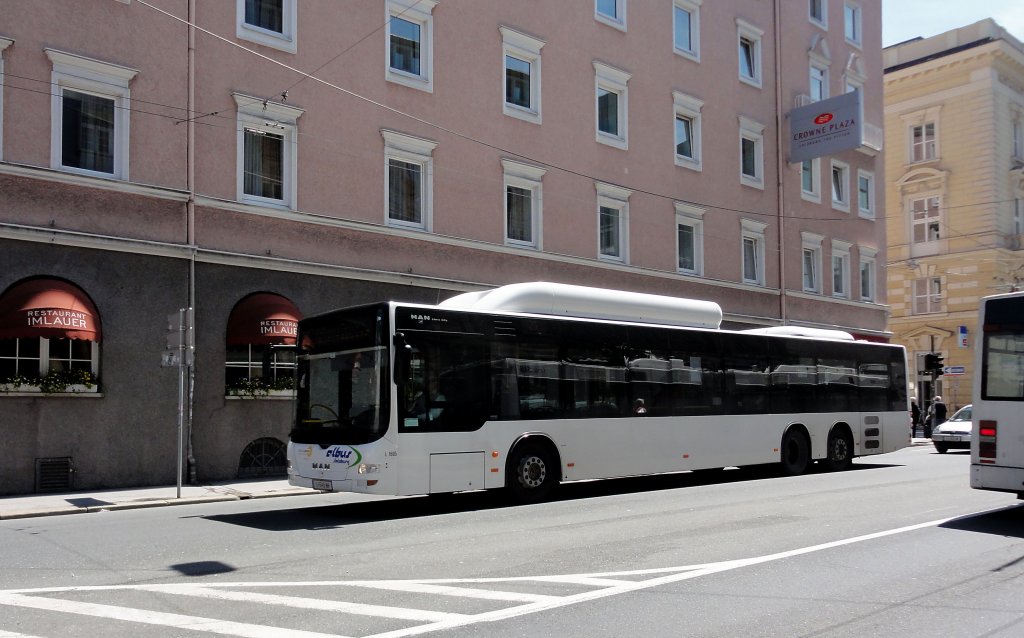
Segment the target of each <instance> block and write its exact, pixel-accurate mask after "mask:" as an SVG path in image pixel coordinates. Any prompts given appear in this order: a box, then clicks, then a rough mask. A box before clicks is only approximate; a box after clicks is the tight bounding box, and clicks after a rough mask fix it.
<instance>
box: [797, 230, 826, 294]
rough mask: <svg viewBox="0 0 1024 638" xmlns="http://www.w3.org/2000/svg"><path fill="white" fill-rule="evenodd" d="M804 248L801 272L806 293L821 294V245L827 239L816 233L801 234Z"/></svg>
mask: <svg viewBox="0 0 1024 638" xmlns="http://www.w3.org/2000/svg"><path fill="white" fill-rule="evenodd" d="M800 239H801V244H802V248H803V252H802V255H803V259H802V263H801V272H802V273H803V288H804V292H810V293H814V294H821V245H822V242H823V241H825V238H824V237H823V236H821V235H818V234H815V233H808V232H802V233H800Z"/></svg>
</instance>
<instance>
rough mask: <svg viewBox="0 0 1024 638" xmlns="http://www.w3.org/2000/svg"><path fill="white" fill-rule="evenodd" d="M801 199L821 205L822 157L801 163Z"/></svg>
mask: <svg viewBox="0 0 1024 638" xmlns="http://www.w3.org/2000/svg"><path fill="white" fill-rule="evenodd" d="M800 197H801V198H803V199H806V200H807V201H810V202H816V203H821V158H820V157H815V158H814V159H809V160H804V161H803V162H801V163H800Z"/></svg>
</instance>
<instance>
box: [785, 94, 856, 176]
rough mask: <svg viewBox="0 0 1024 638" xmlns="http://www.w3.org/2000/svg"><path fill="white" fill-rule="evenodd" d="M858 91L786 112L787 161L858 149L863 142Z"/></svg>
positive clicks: (798, 160)
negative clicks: (787, 130)
mask: <svg viewBox="0 0 1024 638" xmlns="http://www.w3.org/2000/svg"><path fill="white" fill-rule="evenodd" d="M863 110H864V109H863V103H862V102H861V94H860V91H851V92H850V93H844V94H842V95H837V96H836V97H832V98H829V99H827V100H822V101H820V102H814V103H813V104H808V105H807V106H801V107H797V108H795V109H793V110H792V111H790V112H789V161H790V162H792V163H796V162H803V161H805V160H809V159H814V158H815V157H821V156H823V155H834V154H836V153H840V152H842V151H849V150H852V149H856V148H859V147H860V146H861V145H862V144H863V142H864V126H863V120H864V117H863Z"/></svg>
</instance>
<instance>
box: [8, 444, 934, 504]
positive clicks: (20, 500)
mask: <svg viewBox="0 0 1024 638" xmlns="http://www.w3.org/2000/svg"><path fill="white" fill-rule="evenodd" d="M910 444H911V445H913V446H918V445H931V444H932V440H931V439H924V438H915V439H912V440H911V443H910ZM177 493H178V488H177V487H176V486H174V485H170V486H160V487H137V488H130V489H121V490H99V491H94V492H88V491H82V492H62V493H56V494H27V495H24V496H3V497H0V521H6V520H11V519H15V518H30V517H34V516H57V515H60V514H81V513H86V512H104V511H111V510H125V509H138V508H142V507H162V506H165V505H189V504H193V503H215V502H218V501H240V500H244V499H249V498H269V497H274V496H297V495H303V494H317V493H318V492H316V491H315V490H311V489H308V488H305V487H293V486H291V485H289V484H288V481H287V480H286V479H252V480H249V481H242V480H239V481H229V482H224V483H211V484H209V485H182V486H181V498H178V497H177Z"/></svg>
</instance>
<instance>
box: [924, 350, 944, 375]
mask: <svg viewBox="0 0 1024 638" xmlns="http://www.w3.org/2000/svg"><path fill="white" fill-rule="evenodd" d="M942 367H943V361H942V355H941V354H935V353H933V352H930V353H928V354H926V355H924V369H925V372H929V373H931V374H934V375H940V374H942Z"/></svg>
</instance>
